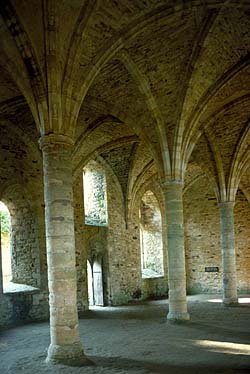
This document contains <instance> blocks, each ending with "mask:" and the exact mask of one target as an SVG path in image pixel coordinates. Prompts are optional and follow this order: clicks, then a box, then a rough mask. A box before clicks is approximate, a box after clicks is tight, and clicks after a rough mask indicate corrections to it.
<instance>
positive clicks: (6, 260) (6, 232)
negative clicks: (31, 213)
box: [0, 201, 12, 286]
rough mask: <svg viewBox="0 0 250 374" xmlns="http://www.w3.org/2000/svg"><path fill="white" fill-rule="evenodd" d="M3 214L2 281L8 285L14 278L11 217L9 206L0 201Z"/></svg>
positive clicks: (0, 209)
mask: <svg viewBox="0 0 250 374" xmlns="http://www.w3.org/2000/svg"><path fill="white" fill-rule="evenodd" d="M0 216H1V259H2V262H1V266H2V283H3V286H6V285H7V284H8V283H9V282H10V281H11V279H12V270H11V237H10V235H11V218H10V212H9V209H8V207H7V206H6V205H5V204H4V203H3V202H1V201H0Z"/></svg>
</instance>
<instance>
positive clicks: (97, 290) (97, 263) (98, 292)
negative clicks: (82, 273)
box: [87, 259, 104, 306]
mask: <svg viewBox="0 0 250 374" xmlns="http://www.w3.org/2000/svg"><path fill="white" fill-rule="evenodd" d="M87 273H88V299H89V306H104V300H103V277H102V260H101V259H95V260H93V261H87Z"/></svg>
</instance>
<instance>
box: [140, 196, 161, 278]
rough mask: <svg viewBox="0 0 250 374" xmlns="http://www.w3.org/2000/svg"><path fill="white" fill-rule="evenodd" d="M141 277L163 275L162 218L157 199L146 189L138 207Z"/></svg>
mask: <svg viewBox="0 0 250 374" xmlns="http://www.w3.org/2000/svg"><path fill="white" fill-rule="evenodd" d="M139 219H140V249H141V273H142V278H158V277H162V276H164V263H163V243H162V219H161V211H160V208H159V204H158V201H157V199H156V197H155V195H154V194H153V192H152V191H146V192H145V194H144V195H143V197H142V200H141V204H140V208H139Z"/></svg>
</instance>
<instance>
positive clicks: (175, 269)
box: [164, 180, 190, 322]
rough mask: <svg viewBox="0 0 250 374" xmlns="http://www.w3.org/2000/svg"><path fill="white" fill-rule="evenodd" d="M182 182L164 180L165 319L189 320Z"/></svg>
mask: <svg viewBox="0 0 250 374" xmlns="http://www.w3.org/2000/svg"><path fill="white" fill-rule="evenodd" d="M182 188H183V183H182V182H181V181H176V180H170V181H165V182H164V193H165V200H166V223H167V253H168V282H169V313H168V316H167V319H168V320H170V321H175V322H181V321H187V320H189V318H190V317H189V314H188V311H187V297H186V269H185V249H184V224H183V200H182V195H183V192H182Z"/></svg>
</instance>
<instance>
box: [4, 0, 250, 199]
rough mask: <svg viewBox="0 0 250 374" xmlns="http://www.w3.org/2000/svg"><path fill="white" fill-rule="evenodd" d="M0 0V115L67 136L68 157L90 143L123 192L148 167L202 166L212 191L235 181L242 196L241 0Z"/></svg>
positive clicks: (245, 144) (248, 7)
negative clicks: (121, 166)
mask: <svg viewBox="0 0 250 374" xmlns="http://www.w3.org/2000/svg"><path fill="white" fill-rule="evenodd" d="M0 8H1V9H0V13H1V15H2V17H1V18H0V34H1V35H0V38H1V44H0V71H1V74H0V117H1V118H2V119H3V120H4V121H11V123H12V126H17V127H19V128H20V127H21V129H22V131H23V132H24V133H26V135H27V136H29V137H30V138H31V139H32V141H36V140H37V139H38V138H39V136H40V134H46V133H49V132H62V133H66V134H68V135H70V136H74V138H75V149H74V151H73V162H74V167H75V168H77V167H79V165H80V166H81V165H82V164H83V163H84V162H86V161H87V160H88V159H90V158H91V157H92V158H93V157H96V155H97V154H98V155H99V156H101V157H103V159H104V160H105V161H106V162H108V163H109V164H110V166H111V168H113V170H114V173H115V174H116V175H118V178H120V183H121V186H122V189H123V192H124V194H126V193H128V191H129V190H132V188H133V185H134V183H136V181H137V182H138V178H139V176H141V175H144V176H145V179H147V178H148V177H149V176H150V175H152V170H154V172H155V170H157V171H158V175H159V176H161V177H162V176H166V175H167V176H170V177H171V178H181V177H183V174H184V171H185V170H187V173H186V176H187V179H188V183H189V182H190V178H191V176H192V172H193V171H192V170H194V174H193V178H197V170H201V173H204V172H205V173H206V174H207V175H208V176H209V178H210V180H211V183H213V185H214V187H215V191H216V192H217V197H218V199H221V200H226V199H230V198H233V194H234V192H233V191H234V189H235V188H236V189H237V187H238V184H239V183H240V182H241V186H242V188H243V189H244V191H245V194H246V195H248V196H250V185H249V183H248V181H249V169H250V168H249V163H250V126H249V119H250V109H249V108H250V85H249V81H250V79H249V78H250V1H248V0H241V1H233V0H231V1H230V0H229V1H218V0H213V1H212V0H207V1H204V0H203V1H198V0H192V1H191V0H186V1H180V0H175V1H174V0H164V1H158V0H119V1H117V0H99V1H95V0H73V1H72V0H63V1H59V0H29V1H27V0H26V1H25V0H18V1H17V0H3V1H2V2H1V7H0ZM55 106H56V109H55V108H54V107H55ZM54 110H55V112H53V111H54ZM51 112H53V113H54V114H53V116H52V117H53V118H54V117H56V116H57V115H58V118H59V117H60V121H58V122H60V123H59V124H55V123H56V121H54V119H55V118H54V119H53V121H54V122H53V121H52V120H50V115H49V114H48V113H51ZM55 113H56V114H55ZM121 158H123V161H124V159H126V162H127V166H126V170H124V173H123V172H122V170H119V165H118V164H119V160H121ZM138 159H139V161H138ZM140 160H141V161H140ZM142 160H143V161H142ZM194 164H196V165H198V169H197V167H194V166H193V165H194ZM152 168H153V169H152ZM150 170H151V171H150ZM125 180H126V181H127V182H126V181H125ZM143 180H144V179H143V178H142V181H143ZM128 181H129V183H130V184H131V185H130V186H128V187H126V186H125V185H126V183H128Z"/></svg>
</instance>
